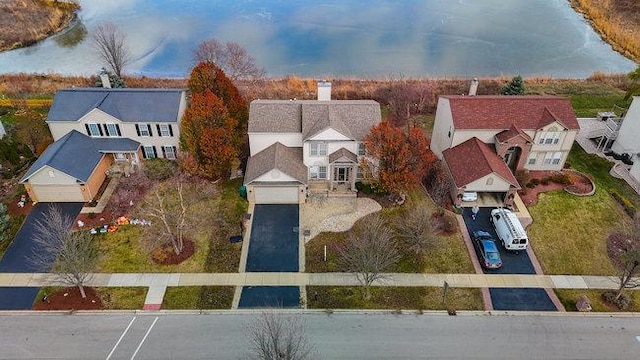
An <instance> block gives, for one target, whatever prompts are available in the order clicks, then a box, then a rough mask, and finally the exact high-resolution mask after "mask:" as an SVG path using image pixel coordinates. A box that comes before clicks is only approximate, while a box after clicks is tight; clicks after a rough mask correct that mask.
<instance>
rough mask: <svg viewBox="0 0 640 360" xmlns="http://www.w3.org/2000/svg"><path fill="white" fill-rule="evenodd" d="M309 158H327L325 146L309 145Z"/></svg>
mask: <svg viewBox="0 0 640 360" xmlns="http://www.w3.org/2000/svg"><path fill="white" fill-rule="evenodd" d="M309 156H327V144H326V143H322V142H312V143H310V144H309Z"/></svg>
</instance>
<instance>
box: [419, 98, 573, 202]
mask: <svg viewBox="0 0 640 360" xmlns="http://www.w3.org/2000/svg"><path fill="white" fill-rule="evenodd" d="M578 130H579V126H578V121H577V119H576V116H575V114H574V112H573V108H572V107H571V103H570V102H569V100H568V99H566V98H562V97H556V96H536V95H533V96H442V97H440V99H439V100H438V108H437V110H436V118H435V123H434V128H433V133H432V136H431V150H432V151H433V152H434V153H435V154H436V156H438V158H440V159H443V160H444V162H445V163H446V164H447V167H448V169H449V172H450V175H451V178H452V183H453V184H454V185H453V188H452V189H451V195H452V198H453V199H454V203H455V204H456V205H462V194H463V193H464V192H465V191H474V192H477V193H478V194H479V195H488V196H489V197H491V198H493V199H495V202H496V203H498V204H506V205H510V204H511V203H512V201H513V196H514V194H515V192H516V191H517V190H518V189H519V188H520V185H519V184H518V182H517V181H516V180H515V177H514V174H515V172H516V171H519V170H524V171H528V170H560V169H562V168H563V166H564V163H565V161H566V159H567V156H568V154H569V151H570V150H571V147H572V146H573V142H574V140H575V137H576V134H577V133H578ZM507 170H508V172H509V174H510V175H508V174H507Z"/></svg>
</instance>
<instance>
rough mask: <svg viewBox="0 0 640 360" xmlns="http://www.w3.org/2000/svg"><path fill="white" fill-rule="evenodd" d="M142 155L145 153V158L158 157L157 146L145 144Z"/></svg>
mask: <svg viewBox="0 0 640 360" xmlns="http://www.w3.org/2000/svg"><path fill="white" fill-rule="evenodd" d="M142 155H144V158H145V159H153V158H156V157H158V156H157V154H156V148H155V147H154V146H143V147H142Z"/></svg>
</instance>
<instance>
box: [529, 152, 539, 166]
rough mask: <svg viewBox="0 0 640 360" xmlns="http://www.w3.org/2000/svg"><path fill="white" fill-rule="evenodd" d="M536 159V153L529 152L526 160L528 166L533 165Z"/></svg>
mask: <svg viewBox="0 0 640 360" xmlns="http://www.w3.org/2000/svg"><path fill="white" fill-rule="evenodd" d="M537 159H538V153H537V152H530V153H529V157H528V158H527V164H528V165H535V164H536V160H537Z"/></svg>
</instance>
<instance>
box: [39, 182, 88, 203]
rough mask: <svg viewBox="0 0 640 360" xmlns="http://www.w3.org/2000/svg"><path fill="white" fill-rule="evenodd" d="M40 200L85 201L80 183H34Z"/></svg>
mask: <svg viewBox="0 0 640 360" xmlns="http://www.w3.org/2000/svg"><path fill="white" fill-rule="evenodd" d="M32 190H33V192H34V193H35V195H36V200H37V201H38V202H84V198H83V197H82V191H81V190H80V186H78V185H33V186H32Z"/></svg>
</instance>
